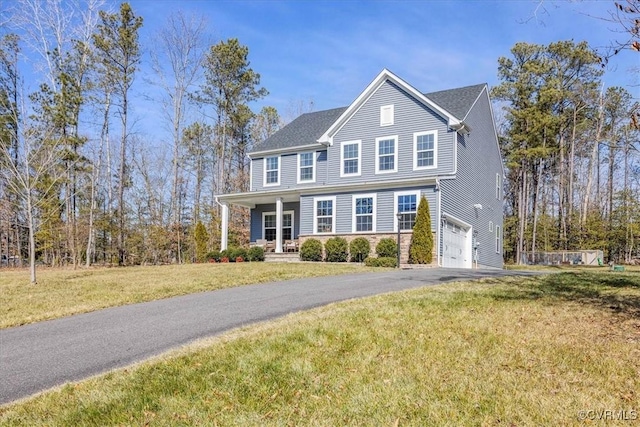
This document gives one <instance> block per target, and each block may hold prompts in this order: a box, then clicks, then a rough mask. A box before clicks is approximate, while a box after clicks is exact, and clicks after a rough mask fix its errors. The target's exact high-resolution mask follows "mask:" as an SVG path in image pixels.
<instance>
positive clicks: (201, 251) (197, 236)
mask: <svg viewBox="0 0 640 427" xmlns="http://www.w3.org/2000/svg"><path fill="white" fill-rule="evenodd" d="M193 238H194V240H195V243H196V261H197V262H204V261H205V258H206V257H207V242H208V241H209V233H207V229H206V227H205V226H204V224H203V223H202V222H201V221H198V223H197V224H196V229H195V231H194V232H193Z"/></svg>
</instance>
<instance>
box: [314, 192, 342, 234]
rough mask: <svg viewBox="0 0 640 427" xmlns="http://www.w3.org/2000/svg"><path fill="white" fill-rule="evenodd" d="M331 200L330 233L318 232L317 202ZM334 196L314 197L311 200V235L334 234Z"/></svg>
mask: <svg viewBox="0 0 640 427" xmlns="http://www.w3.org/2000/svg"><path fill="white" fill-rule="evenodd" d="M326 200H331V202H332V204H331V231H330V232H326V233H319V232H318V202H321V201H326ZM336 207H337V206H336V196H329V197H314V198H313V234H336Z"/></svg>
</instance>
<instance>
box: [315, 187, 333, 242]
mask: <svg viewBox="0 0 640 427" xmlns="http://www.w3.org/2000/svg"><path fill="white" fill-rule="evenodd" d="M313 204H314V210H313V211H314V212H313V232H314V234H319V233H334V232H335V221H336V206H335V205H336V198H335V196H334V197H316V198H314V199H313Z"/></svg>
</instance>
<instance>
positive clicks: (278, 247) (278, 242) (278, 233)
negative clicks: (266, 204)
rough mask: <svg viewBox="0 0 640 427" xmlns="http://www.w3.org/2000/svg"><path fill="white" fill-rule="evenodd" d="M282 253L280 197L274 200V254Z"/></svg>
mask: <svg viewBox="0 0 640 427" xmlns="http://www.w3.org/2000/svg"><path fill="white" fill-rule="evenodd" d="M280 252H282V197H278V198H277V199H276V253H280Z"/></svg>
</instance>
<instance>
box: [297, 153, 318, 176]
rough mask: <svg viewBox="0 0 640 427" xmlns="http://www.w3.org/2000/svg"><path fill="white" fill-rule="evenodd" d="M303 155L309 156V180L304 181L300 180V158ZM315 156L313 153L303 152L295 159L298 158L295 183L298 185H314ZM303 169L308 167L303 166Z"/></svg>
mask: <svg viewBox="0 0 640 427" xmlns="http://www.w3.org/2000/svg"><path fill="white" fill-rule="evenodd" d="M303 154H311V171H312V172H311V179H306V180H304V181H301V180H300V167H301V166H300V157H301V156H302V155H303ZM316 156H317V153H316V152H315V151H304V152H301V153H298V155H297V156H296V157H298V168H297V169H296V170H297V172H296V182H297V183H298V184H308V183H314V182H316ZM305 167H307V168H308V167H309V166H305Z"/></svg>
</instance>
